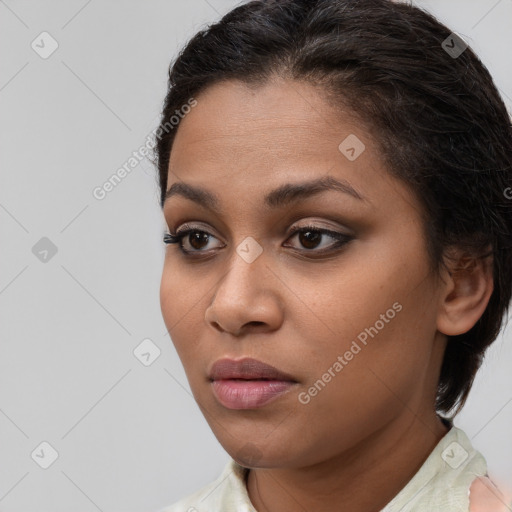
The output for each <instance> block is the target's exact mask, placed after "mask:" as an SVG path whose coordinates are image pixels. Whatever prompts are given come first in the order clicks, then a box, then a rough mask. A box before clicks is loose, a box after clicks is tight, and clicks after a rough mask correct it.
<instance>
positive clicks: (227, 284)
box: [218, 236, 268, 299]
mask: <svg viewBox="0 0 512 512" xmlns="http://www.w3.org/2000/svg"><path fill="white" fill-rule="evenodd" d="M263 252H264V251H263V247H262V245H261V244H260V243H259V242H258V241H257V240H256V239H254V238H253V237H251V236H248V237H246V238H244V239H243V240H242V241H241V242H240V243H239V244H238V245H237V246H236V247H235V250H234V251H233V253H232V255H231V258H230V260H229V263H228V268H227V270H226V275H224V277H223V279H222V280H221V282H220V284H219V289H218V291H220V289H221V288H223V289H226V291H227V292H228V293H230V294H233V293H234V295H232V297H233V298H235V297H236V296H238V297H239V298H240V299H242V298H243V297H245V296H246V295H253V294H257V293H258V291H259V289H260V288H262V287H261V286H260V285H261V284H263V283H265V282H267V283H268V280H267V279H265V275H266V277H268V275H267V273H268V269H267V268H266V265H267V261H266V258H265V257H264V255H263ZM242 296H243V297H242Z"/></svg>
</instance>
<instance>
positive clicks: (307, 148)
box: [160, 80, 445, 467]
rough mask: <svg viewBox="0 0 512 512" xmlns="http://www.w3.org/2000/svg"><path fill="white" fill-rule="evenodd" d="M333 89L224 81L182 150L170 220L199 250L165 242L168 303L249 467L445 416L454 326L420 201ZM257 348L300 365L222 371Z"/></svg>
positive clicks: (212, 412)
mask: <svg viewBox="0 0 512 512" xmlns="http://www.w3.org/2000/svg"><path fill="white" fill-rule="evenodd" d="M321 93H322V91H321V89H320V88H314V87H313V86H311V85H307V84H304V83H299V82H295V81H285V80H276V81H274V82H272V83H267V84H266V85H264V86H262V87H259V88H248V87H247V86H245V85H243V84H241V83H239V82H236V81H229V82H224V83H221V84H216V85H214V86H211V87H210V88H208V89H207V90H206V91H204V92H203V93H202V94H201V95H200V96H199V97H197V98H196V99H197V102H198V103H197V106H195V107H194V108H192V109H191V111H190V113H188V114H187V115H186V116H185V117H184V119H183V120H182V121H181V123H180V125H179V129H178V131H177V134H176V139H175V141H174V145H173V149H172V152H171V158H170V164H169V174H168V185H167V187H168V190H169V189H171V188H173V193H172V194H171V195H170V196H169V197H168V199H167V200H166V202H165V205H164V215H165V219H166V222H167V225H168V227H169V230H170V232H171V233H176V231H178V232H179V231H183V230H184V224H185V223H186V224H187V225H188V226H185V227H186V228H193V229H196V230H198V232H193V233H192V234H191V235H187V236H185V237H184V238H183V239H182V244H183V248H184V249H185V250H188V251H190V254H189V255H185V254H183V253H182V252H181V251H180V249H179V245H180V244H170V245H168V246H167V248H166V256H165V264H164V269H163V275H162V281H161V290H160V300H161V307H162V313H163V317H164V320H165V323H166V326H167V328H168V330H169V333H170V335H171V337H172V341H173V343H174V345H175V347H176V350H177V352H178V354H179V357H180V358H181V361H182V363H183V365H184V368H185V371H186V374H187V377H188V380H189V383H190V386H191V389H192V392H193V394H194V397H195V399H196V400H197V402H198V404H199V407H200V408H201V410H202V411H203V413H204V415H205V417H206V420H207V421H208V423H209V425H210V427H211V428H212V430H213V432H214V434H215V435H216V437H217V438H218V440H219V441H220V443H221V444H222V445H223V446H224V448H225V449H226V450H227V451H228V453H229V454H230V455H231V456H232V457H233V458H235V459H236V460H237V461H238V462H239V463H241V464H242V465H246V466H251V467H299V466H302V465H306V464H315V463H317V462H319V461H322V460H326V459H327V458H329V457H332V456H334V455H335V454H336V453H342V452H343V451H345V450H349V449H350V448H352V447H355V446H356V445H357V443H358V442H359V441H361V440H363V439H365V438H368V436H371V435H372V434H373V433H375V432H378V431H379V429H381V428H383V427H384V426H385V425H388V424H389V423H390V422H391V421H401V422H402V424H404V423H407V422H411V421H412V420H413V419H414V417H419V418H425V421H426V422H430V423H431V422H432V419H433V418H435V412H434V407H433V403H434V397H435V391H436V385H437V379H438V372H439V368H440V364H441V361H442V355H443V349H444V342H445V336H444V335H442V334H440V333H439V332H438V331H437V328H436V322H437V315H438V307H439V302H440V290H439V287H438V285H437V281H436V280H435V278H434V277H433V276H431V275H430V274H429V271H428V270H429V268H428V260H427V252H426V246H425V240H424V238H423V235H422V233H423V229H422V225H421V220H420V208H419V203H418V201H417V200H416V198H415V197H414V196H413V195H412V193H411V192H410V191H409V189H408V188H407V187H406V186H405V185H404V184H402V183H401V182H399V181H397V180H396V179H394V178H393V177H391V175H390V174H389V173H388V172H387V171H386V169H385V167H384V164H383V161H382V160H381V158H380V156H379V153H378V150H377V147H376V145H375V144H374V142H373V141H372V140H371V138H370V136H369V135H368V134H367V133H366V132H365V131H364V130H363V128H362V126H361V125H360V124H357V123H356V122H355V121H353V119H351V117H350V116H349V115H348V114H347V115H340V114H339V112H338V113H335V112H334V109H333V108H332V106H331V105H330V104H329V103H328V102H327V101H326V99H325V97H323V96H322V94H321ZM347 137H348V139H347ZM363 145H364V146H363ZM319 180H322V181H321V183H320V181H319ZM313 182H319V183H320V184H318V183H317V185H312V183H313ZM335 182H337V183H338V185H337V186H336V187H335V186H334V184H335ZM178 184H179V186H180V187H181V188H179V189H178V188H177V185H178ZM185 185H186V188H185ZM191 189H194V190H196V189H197V192H196V193H195V194H192V193H190V190H191ZM199 189H200V191H201V193H199ZM276 191H280V192H276ZM206 194H207V195H206ZM210 196H211V197H213V198H214V200H212V199H211V197H210ZM207 197H210V200H208V201H207V200H206V198H207ZM201 199H202V200H201ZM305 227H309V228H310V231H309V232H308V229H303V230H302V232H299V233H296V234H291V231H292V230H294V229H295V228H305ZM312 228H314V229H315V230H318V231H320V230H329V231H330V232H333V233H334V236H333V235H332V234H329V233H325V232H324V233H322V232H321V231H320V232H317V231H311V229H312ZM336 233H339V234H340V235H343V236H341V237H340V240H341V241H339V240H338V239H337V238H336ZM245 358H253V359H256V360H259V361H261V362H263V363H266V364H269V365H272V366H273V367H275V368H276V369H278V370H279V371H280V372H283V373H285V374H287V376H288V379H290V380H291V381H292V382H289V381H288V382H284V381H283V380H282V379H284V378H285V377H282V376H276V375H272V374H271V373H264V372H263V373H262V372H261V371H257V367H255V366H252V365H250V364H249V365H248V366H243V365H242V367H240V368H238V369H239V370H240V371H241V372H242V373H240V374H237V373H236V371H235V372H233V371H232V372H231V373H230V372H229V371H228V373H227V374H222V373H219V374H217V380H215V381H214V382H212V380H211V378H210V377H211V372H212V369H213V365H214V363H215V362H216V361H218V360H221V359H231V360H234V361H235V362H237V361H240V360H242V359H245ZM221 366H222V365H221ZM226 369H227V367H224V370H226ZM248 369H249V370H252V371H255V372H256V374H257V375H254V374H251V373H250V372H249V373H247V371H248ZM235 377H238V378H239V379H240V378H242V380H237V379H235ZM258 377H259V378H261V377H268V378H271V380H267V381H261V380H257V379H258Z"/></svg>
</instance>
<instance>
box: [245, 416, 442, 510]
mask: <svg viewBox="0 0 512 512" xmlns="http://www.w3.org/2000/svg"><path fill="white" fill-rule="evenodd" d="M411 416H412V415H411V413H410V412H408V414H404V415H403V416H402V417H400V418H398V419H396V420H394V421H393V422H391V423H389V424H388V425H385V426H384V427H383V428H381V429H380V430H378V431H376V432H374V433H373V434H372V435H371V436H370V437H368V438H366V439H364V441H363V442H361V443H359V444H358V445H357V446H356V447H353V448H351V449H350V450H349V451H347V452H344V453H341V454H338V455H336V456H335V457H333V458H331V459H329V460H326V461H322V462H321V463H318V464H315V465H314V466H308V467H300V468H286V469H274V468H272V469H265V468H257V469H251V470H250V471H249V473H248V477H247V492H248V494H249V498H250V500H251V502H252V503H253V505H254V507H255V508H256V510H257V511H258V512H278V511H279V512H291V511H297V510H315V512H327V511H329V512H332V510H345V509H346V510H351V512H368V511H369V510H372V511H374V510H375V511H376V510H381V509H382V508H384V507H385V506H386V505H387V504H388V503H389V502H390V501H391V500H392V499H393V498H394V497H395V496H396V494H398V492H399V491H400V490H401V489H402V488H403V487H405V485H406V484H407V483H408V482H409V480H410V479H411V478H412V477H413V476H414V474H415V473H416V472H417V471H418V470H419V468H420V467H421V466H422V464H423V463H424V462H425V460H426V459H427V457H428V456H429V455H430V453H431V452H432V450H433V449H434V448H435V446H436V445H437V444H438V443H439V441H440V440H441V439H442V438H443V437H444V436H445V435H446V433H447V432H448V428H447V427H446V426H445V425H444V424H443V423H442V421H441V419H440V418H439V417H438V416H437V415H435V414H431V415H430V416H429V417H428V418H419V417H418V416H413V417H412V418H411Z"/></svg>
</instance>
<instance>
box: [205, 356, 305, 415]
mask: <svg viewBox="0 0 512 512" xmlns="http://www.w3.org/2000/svg"><path fill="white" fill-rule="evenodd" d="M209 378H210V381H211V385H212V391H213V394H214V396H215V398H216V399H217V401H218V402H219V403H220V404H221V405H223V406H224V407H225V408H227V409H257V408H259V407H262V406H264V405H266V404H268V403H270V402H273V401H274V400H276V399H277V398H278V397H281V396H283V395H284V394H286V393H287V392H288V391H290V390H291V389H292V388H293V387H294V386H296V385H297V381H296V380H295V379H294V378H293V377H292V376H291V375H289V374H287V373H285V372H282V371H280V370H278V369H277V368H274V367H273V366H271V365H269V364H266V363H263V362H261V361H258V360H257V359H250V358H247V359H241V360H238V361H235V360H233V359H220V360H218V361H216V362H215V364H214V365H213V366H212V370H211V372H210V375H209Z"/></svg>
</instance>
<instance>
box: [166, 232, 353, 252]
mask: <svg viewBox="0 0 512 512" xmlns="http://www.w3.org/2000/svg"><path fill="white" fill-rule="evenodd" d="M195 232H197V233H206V234H207V235H210V236H213V235H211V233H208V232H207V231H204V230H202V229H198V228H192V227H191V228H189V229H185V230H184V231H181V232H180V233H176V234H172V233H165V234H164V238H163V241H164V243H166V244H178V248H179V249H180V251H181V252H182V253H183V254H185V255H187V256H190V255H191V254H197V253H199V254H200V253H202V252H207V251H202V250H195V251H190V250H188V249H184V248H183V244H182V240H183V238H185V237H186V236H188V235H189V234H190V233H195ZM307 232H312V233H318V234H322V235H328V236H330V237H331V238H334V239H335V240H336V242H334V243H333V244H332V246H331V247H330V248H329V249H323V250H315V249H304V251H305V252H308V253H317V254H323V253H327V252H332V251H333V250H335V249H337V248H340V247H342V246H344V245H345V244H347V243H348V242H350V241H351V240H352V239H353V238H354V237H353V236H350V235H345V234H343V233H339V232H337V231H331V230H329V229H324V228H319V227H318V226H301V227H297V228H295V229H293V230H292V232H291V233H290V235H289V237H288V239H289V238H291V237H293V236H295V235H296V234H298V233H299V234H300V233H307ZM214 238H215V237H214ZM288 239H287V240H288ZM190 257H194V256H190Z"/></svg>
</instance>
